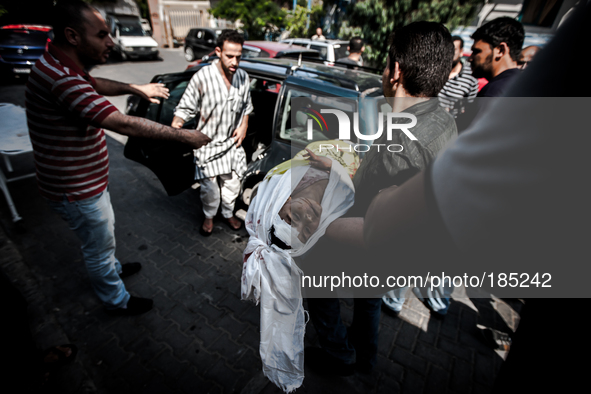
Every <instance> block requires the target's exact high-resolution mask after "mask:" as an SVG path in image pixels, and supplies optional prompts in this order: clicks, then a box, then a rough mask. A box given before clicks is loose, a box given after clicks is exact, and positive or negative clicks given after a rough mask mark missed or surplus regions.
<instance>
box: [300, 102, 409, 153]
mask: <svg viewBox="0 0 591 394" xmlns="http://www.w3.org/2000/svg"><path fill="white" fill-rule="evenodd" d="M300 111H302V112H304V113H305V114H306V115H307V116H308V120H307V122H306V126H307V138H308V140H309V141H313V140H314V137H313V132H314V130H313V128H314V122H316V123H317V124H318V126H319V127H320V130H322V131H323V132H324V131H325V130H326V131H328V125H327V122H326V120H325V119H324V117H323V116H322V114H331V115H334V116H336V117H337V120H338V125H339V137H338V138H339V139H340V140H344V141H348V140H351V120H350V119H349V116H348V115H347V113H345V112H344V111H341V110H338V109H321V110H320V113H319V112H318V111H315V110H313V109H311V108H301V109H300ZM394 119H410V122H408V123H394ZM416 125H417V118H416V116H414V115H413V114H409V113H405V112H398V113H397V112H388V113H386V138H387V140H388V141H391V140H392V135H393V132H394V131H395V130H397V131H401V132H403V133H404V134H405V135H406V136H407V137H408V138H409V139H410V140H411V141H416V140H417V137H415V136H414V135H413V134H412V133H411V132H410V130H409V129H411V128H413V127H415V126H416ZM353 132H354V133H355V136H357V138H359V140H368V141H375V140H377V139H378V138H380V137H381V136H382V134H383V133H384V113H383V112H379V114H378V122H377V132H376V133H374V134H363V133H361V131H360V130H359V113H358V112H354V113H353ZM371 146H375V147H377V149H378V151H379V150H380V148H381V147H386V149H388V151H390V152H401V151H402V150H403V149H404V148H403V146H402V145H400V144H389V145H387V144H371V145H367V144H357V145H355V146H354V147H350V149H354V150H355V151H356V152H367V151H369V149H370V147H371ZM323 148H324V149H335V148H336V149H343V148H342V147H341V148H339V147H334V146H333V145H332V144H321V145H320V151H322V149H323Z"/></svg>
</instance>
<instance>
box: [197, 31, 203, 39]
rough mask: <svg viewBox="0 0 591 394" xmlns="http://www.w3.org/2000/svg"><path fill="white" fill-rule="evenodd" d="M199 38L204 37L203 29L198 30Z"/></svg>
mask: <svg viewBox="0 0 591 394" xmlns="http://www.w3.org/2000/svg"><path fill="white" fill-rule="evenodd" d="M197 38H199V39H201V38H203V30H197Z"/></svg>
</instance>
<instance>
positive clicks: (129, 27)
mask: <svg viewBox="0 0 591 394" xmlns="http://www.w3.org/2000/svg"><path fill="white" fill-rule="evenodd" d="M119 34H121V35H122V36H130V37H138V36H149V34H148V33H147V32H146V31H145V30H144V29H143V28H142V25H140V23H139V22H121V23H119Z"/></svg>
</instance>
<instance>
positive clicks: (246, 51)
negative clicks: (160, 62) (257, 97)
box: [186, 41, 320, 70]
mask: <svg viewBox="0 0 591 394" xmlns="http://www.w3.org/2000/svg"><path fill="white" fill-rule="evenodd" d="M300 54H301V55H302V57H307V58H313V59H320V53H319V52H318V51H316V50H314V49H308V48H304V47H302V46H299V45H289V44H282V43H279V42H273V41H245V42H244V45H243V46H242V59H252V58H257V57H259V58H270V57H276V58H280V57H291V58H294V57H299V56H300ZM215 57H216V54H215V51H212V52H211V53H210V54H209V55H206V56H203V58H201V59H199V60H195V61H193V62H191V63H189V65H188V66H187V68H186V69H187V70H188V69H190V68H191V67H195V66H196V65H198V64H200V63H201V62H204V61H208V60H210V59H213V58H215Z"/></svg>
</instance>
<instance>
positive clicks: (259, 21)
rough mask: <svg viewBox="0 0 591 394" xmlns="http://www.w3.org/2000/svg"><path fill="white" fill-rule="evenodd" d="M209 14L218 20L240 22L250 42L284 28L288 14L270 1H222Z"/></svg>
mask: <svg viewBox="0 0 591 394" xmlns="http://www.w3.org/2000/svg"><path fill="white" fill-rule="evenodd" d="M209 12H210V14H211V15H213V16H214V17H216V18H223V19H229V20H232V21H237V20H240V22H242V24H243V30H244V31H245V32H246V34H247V37H248V39H249V40H258V39H264V38H265V33H267V32H269V31H275V30H276V29H277V28H278V27H281V26H283V24H284V19H285V14H286V13H285V11H284V10H282V9H281V8H280V7H279V6H278V5H277V4H276V3H274V2H273V1H270V0H241V1H234V0H222V1H220V2H219V3H218V4H217V5H216V6H215V7H214V8H212V9H210V10H209Z"/></svg>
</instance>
